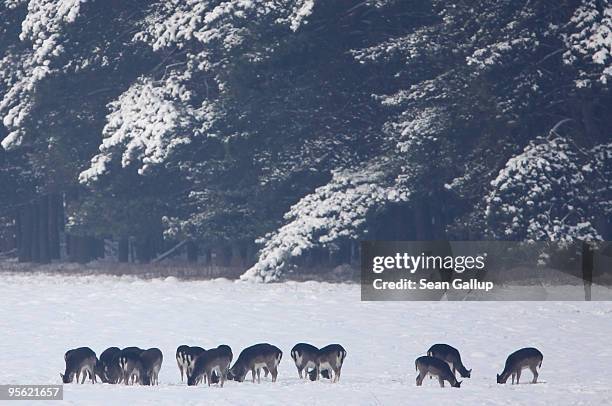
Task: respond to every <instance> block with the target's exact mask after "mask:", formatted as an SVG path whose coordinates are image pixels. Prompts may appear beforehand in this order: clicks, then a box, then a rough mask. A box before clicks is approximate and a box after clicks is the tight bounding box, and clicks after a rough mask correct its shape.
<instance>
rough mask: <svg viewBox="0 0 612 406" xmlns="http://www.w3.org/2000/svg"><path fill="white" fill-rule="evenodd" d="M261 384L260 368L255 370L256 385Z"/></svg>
mask: <svg viewBox="0 0 612 406" xmlns="http://www.w3.org/2000/svg"><path fill="white" fill-rule="evenodd" d="M260 382H261V368H257V383H260Z"/></svg>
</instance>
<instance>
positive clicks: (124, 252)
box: [117, 236, 130, 262]
mask: <svg viewBox="0 0 612 406" xmlns="http://www.w3.org/2000/svg"><path fill="white" fill-rule="evenodd" d="M117 256H118V259H119V262H129V260H130V240H129V239H128V237H125V236H123V237H120V238H119V249H118V253H117Z"/></svg>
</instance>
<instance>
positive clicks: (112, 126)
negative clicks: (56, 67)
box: [79, 76, 215, 183]
mask: <svg viewBox="0 0 612 406" xmlns="http://www.w3.org/2000/svg"><path fill="white" fill-rule="evenodd" d="M190 98H191V93H190V92H189V90H188V89H187V88H186V87H185V86H184V85H183V84H181V83H180V81H179V80H178V79H177V78H176V77H175V76H171V77H169V78H168V79H166V80H165V81H163V82H161V83H160V82H154V81H153V80H152V79H150V78H141V79H139V80H138V81H136V83H134V84H133V85H132V86H131V87H130V88H129V89H128V90H127V91H125V92H124V93H123V94H122V95H121V96H120V97H119V98H118V99H117V100H115V101H113V102H111V103H110V104H109V108H110V111H111V112H110V113H109V114H108V116H107V123H106V125H105V126H104V129H103V131H102V134H103V136H104V141H103V142H102V145H100V153H99V154H98V155H96V156H94V157H93V159H92V160H91V166H90V168H89V169H87V170H85V171H83V172H82V173H81V174H80V176H79V180H80V181H81V182H82V183H87V182H90V181H95V180H96V179H97V178H98V177H99V176H101V175H103V174H104V173H106V172H107V171H108V169H109V168H108V165H109V164H110V162H111V161H112V159H113V157H114V156H115V155H116V154H117V153H119V152H120V153H121V165H122V166H123V167H127V166H128V165H131V164H132V163H134V162H136V161H138V162H140V163H141V167H140V168H139V172H140V173H144V172H145V171H146V170H147V169H148V168H149V167H151V166H154V165H159V164H161V163H163V162H165V160H166V159H167V158H168V156H169V155H170V154H171V153H172V151H173V150H174V149H175V148H176V147H178V146H179V145H182V144H188V143H189V142H190V140H191V137H192V136H195V135H199V134H203V133H206V132H207V131H208V130H210V128H211V127H212V125H213V123H214V121H215V108H214V106H213V105H212V104H211V103H209V102H207V101H204V102H203V103H202V105H201V106H199V107H197V108H194V107H193V106H191V105H190V104H189V100H190Z"/></svg>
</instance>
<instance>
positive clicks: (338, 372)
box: [336, 366, 342, 382]
mask: <svg viewBox="0 0 612 406" xmlns="http://www.w3.org/2000/svg"><path fill="white" fill-rule="evenodd" d="M341 372H342V366H339V367H338V370H337V371H336V377H338V379H337V380H336V382H337V381H339V380H340V373H341Z"/></svg>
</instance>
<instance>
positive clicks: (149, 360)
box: [140, 348, 164, 385]
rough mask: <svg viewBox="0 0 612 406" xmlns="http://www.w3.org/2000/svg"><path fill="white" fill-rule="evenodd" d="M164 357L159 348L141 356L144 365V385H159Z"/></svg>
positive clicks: (147, 351)
mask: <svg viewBox="0 0 612 406" xmlns="http://www.w3.org/2000/svg"><path fill="white" fill-rule="evenodd" d="M163 360H164V356H163V354H162V352H161V351H160V350H159V348H149V349H148V350H145V351H143V352H142V353H141V354H140V362H141V363H142V376H141V377H140V380H141V382H142V384H143V385H159V378H158V376H159V370H160V368H161V365H162V362H163Z"/></svg>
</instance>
